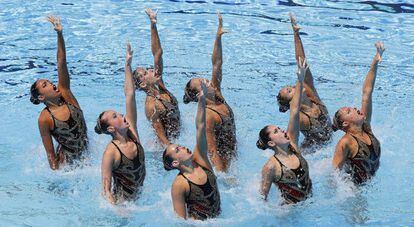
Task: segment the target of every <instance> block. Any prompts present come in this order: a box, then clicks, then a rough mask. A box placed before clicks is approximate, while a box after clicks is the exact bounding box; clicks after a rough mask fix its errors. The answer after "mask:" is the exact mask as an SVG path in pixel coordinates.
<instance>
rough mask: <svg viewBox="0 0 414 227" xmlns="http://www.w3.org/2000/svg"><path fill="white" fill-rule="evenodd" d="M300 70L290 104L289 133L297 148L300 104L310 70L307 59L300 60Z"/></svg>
mask: <svg viewBox="0 0 414 227" xmlns="http://www.w3.org/2000/svg"><path fill="white" fill-rule="evenodd" d="M299 63H300V64H299V68H298V72H297V73H296V74H297V77H298V81H297V82H296V88H295V95H294V96H293V98H292V101H291V102H290V117H289V125H288V130H287V133H288V135H289V138H290V140H291V141H292V143H293V144H295V146H296V147H298V141H299V130H300V121H299V115H300V103H301V100H302V89H303V80H304V77H305V74H306V71H307V70H308V67H309V65H308V64H307V63H306V59H302V58H299Z"/></svg>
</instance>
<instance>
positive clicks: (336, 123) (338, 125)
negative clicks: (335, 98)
mask: <svg viewBox="0 0 414 227" xmlns="http://www.w3.org/2000/svg"><path fill="white" fill-rule="evenodd" d="M339 111H340V110H338V111H336V113H335V115H334V117H333V121H332V129H333V130H334V132H335V131H337V130H338V129H340V130H344V126H343V123H344V121H343V120H342V119H341V113H340V112H339Z"/></svg>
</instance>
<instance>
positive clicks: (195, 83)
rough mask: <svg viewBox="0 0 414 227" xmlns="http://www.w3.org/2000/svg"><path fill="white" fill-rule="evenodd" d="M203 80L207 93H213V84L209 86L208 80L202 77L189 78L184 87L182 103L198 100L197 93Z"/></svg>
mask: <svg viewBox="0 0 414 227" xmlns="http://www.w3.org/2000/svg"><path fill="white" fill-rule="evenodd" d="M203 80H204V81H205V83H206V85H207V95H214V93H215V89H214V87H213V86H211V84H210V82H209V80H207V79H204V78H193V79H191V80H190V81H189V82H188V83H187V85H186V87H185V89H184V97H183V100H184V103H185V104H187V103H189V102H198V97H197V96H198V94H199V93H200V91H201V82H202V81H203Z"/></svg>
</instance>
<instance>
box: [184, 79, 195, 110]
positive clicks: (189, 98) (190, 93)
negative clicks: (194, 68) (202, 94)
mask: <svg viewBox="0 0 414 227" xmlns="http://www.w3.org/2000/svg"><path fill="white" fill-rule="evenodd" d="M197 93H198V92H197V91H196V90H195V89H192V88H191V80H190V81H188V83H187V85H185V90H184V97H183V102H184V103H185V104H187V103H189V102H197V101H198V97H197Z"/></svg>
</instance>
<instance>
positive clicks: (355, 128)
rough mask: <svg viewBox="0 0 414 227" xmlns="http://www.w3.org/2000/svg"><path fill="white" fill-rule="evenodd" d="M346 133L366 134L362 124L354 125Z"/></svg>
mask: <svg viewBox="0 0 414 227" xmlns="http://www.w3.org/2000/svg"><path fill="white" fill-rule="evenodd" d="M346 133H349V134H352V135H356V136H357V135H360V136H362V135H363V134H364V130H363V129H362V125H352V126H350V127H349V128H348V130H346Z"/></svg>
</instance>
